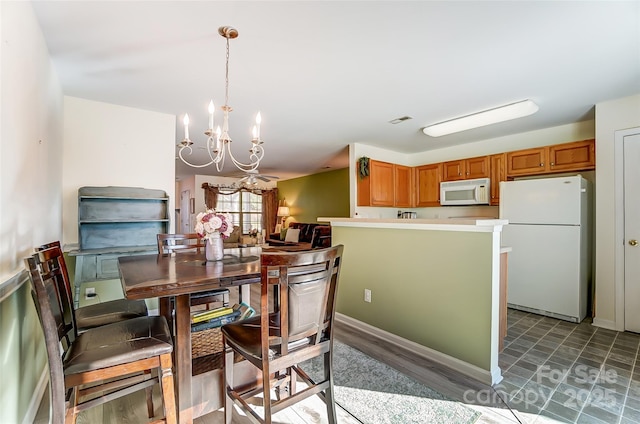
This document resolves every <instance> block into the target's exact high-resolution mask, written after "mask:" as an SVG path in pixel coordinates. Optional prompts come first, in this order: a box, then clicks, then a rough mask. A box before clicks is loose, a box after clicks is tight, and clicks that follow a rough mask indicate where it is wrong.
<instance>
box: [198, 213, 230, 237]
mask: <svg viewBox="0 0 640 424" xmlns="http://www.w3.org/2000/svg"><path fill="white" fill-rule="evenodd" d="M195 231H196V233H198V235H199V236H200V237H202V238H203V239H205V240H207V239H212V238H213V237H214V235H215V234H219V235H220V236H221V237H222V238H223V239H226V238H229V236H230V235H231V233H232V232H233V220H232V219H231V215H230V214H228V213H219V212H216V211H215V209H207V210H206V211H204V212H200V213H199V214H198V215H197V216H196V228H195Z"/></svg>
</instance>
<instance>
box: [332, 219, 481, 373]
mask: <svg viewBox="0 0 640 424" xmlns="http://www.w3.org/2000/svg"><path fill="white" fill-rule="evenodd" d="M332 234H333V235H332V236H333V244H334V245H336V244H343V245H344V262H343V265H342V270H341V274H340V283H339V284H340V285H339V288H338V299H337V304H336V310H337V311H338V312H340V313H342V314H344V315H347V316H350V317H352V318H355V319H356V320H359V321H362V322H365V323H367V324H369V325H372V326H374V327H377V328H380V329H382V330H385V331H387V332H389V333H392V334H396V335H398V336H400V337H402V338H405V339H407V340H411V341H413V342H415V343H418V344H421V345H423V346H426V347H428V348H431V349H434V350H437V351H439V352H442V353H444V354H446V355H449V356H452V357H454V358H458V359H460V360H462V361H465V362H467V363H470V364H473V365H476V366H478V367H480V368H481V369H483V370H490V369H491V312H492V297H491V296H492V237H493V234H492V233H484V232H458V231H430V230H408V229H387V228H355V227H342V226H335V225H334V226H333V233H332ZM364 289H369V290H371V303H367V302H365V301H364Z"/></svg>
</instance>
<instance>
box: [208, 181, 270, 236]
mask: <svg viewBox="0 0 640 424" xmlns="http://www.w3.org/2000/svg"><path fill="white" fill-rule="evenodd" d="M216 210H217V211H219V212H228V213H230V214H231V216H232V217H233V223H234V225H239V226H240V228H242V234H248V233H249V230H252V229H254V230H258V232H261V231H262V196H261V195H260V194H254V193H251V192H248V191H239V192H237V193H233V194H231V195H227V194H220V195H219V196H218V204H217V205H216Z"/></svg>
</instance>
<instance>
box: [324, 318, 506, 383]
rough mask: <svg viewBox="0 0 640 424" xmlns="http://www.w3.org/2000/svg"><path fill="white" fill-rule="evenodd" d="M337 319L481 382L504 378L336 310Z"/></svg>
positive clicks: (492, 381)
mask: <svg viewBox="0 0 640 424" xmlns="http://www.w3.org/2000/svg"><path fill="white" fill-rule="evenodd" d="M336 321H338V322H340V323H341V324H344V325H348V326H349V327H352V328H355V329H358V330H360V331H363V332H365V333H367V334H370V335H371V336H373V337H377V338H379V339H383V340H385V341H389V342H391V343H394V344H396V345H398V346H401V347H403V348H405V349H408V350H410V351H411V352H413V353H415V354H416V355H419V356H421V357H423V358H425V359H428V360H430V361H433V362H437V363H438V364H440V365H443V366H445V367H447V368H451V369H453V370H455V371H458V372H460V373H462V374H464V375H466V376H468V377H471V378H473V379H475V380H478V381H480V382H481V383H484V384H488V385H493V384H497V383H499V382H500V381H501V380H502V376H501V374H500V370H499V369H498V370H497V375H496V373H491V372H489V371H487V370H484V369H482V368H480V367H478V366H476V365H473V364H470V363H468V362H464V361H462V360H460V359H458V358H454V357H453V356H449V355H447V354H444V353H442V352H439V351H437V350H434V349H431V348H429V347H426V346H423V345H421V344H418V343H416V342H412V341H411V340H407V339H405V338H402V337H400V336H398V335H396V334H393V333H389V332H387V331H385V330H382V329H380V328H378V327H374V326H372V325H369V324H367V323H365V322H362V321H359V320H357V319H354V318H351V317H350V316H347V315H344V314H341V313H338V312H336Z"/></svg>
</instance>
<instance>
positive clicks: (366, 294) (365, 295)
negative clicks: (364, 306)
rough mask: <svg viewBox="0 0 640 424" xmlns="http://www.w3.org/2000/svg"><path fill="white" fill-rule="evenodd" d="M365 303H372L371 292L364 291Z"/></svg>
mask: <svg viewBox="0 0 640 424" xmlns="http://www.w3.org/2000/svg"><path fill="white" fill-rule="evenodd" d="M364 301H365V302H368V303H371V290H369V289H364Z"/></svg>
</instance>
